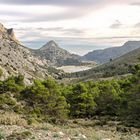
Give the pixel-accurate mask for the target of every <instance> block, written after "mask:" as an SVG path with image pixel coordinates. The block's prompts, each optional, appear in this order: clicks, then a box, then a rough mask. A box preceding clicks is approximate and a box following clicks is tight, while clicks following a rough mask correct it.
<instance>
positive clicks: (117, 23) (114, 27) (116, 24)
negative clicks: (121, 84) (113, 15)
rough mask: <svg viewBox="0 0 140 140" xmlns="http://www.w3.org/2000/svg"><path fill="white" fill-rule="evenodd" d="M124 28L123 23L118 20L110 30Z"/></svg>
mask: <svg viewBox="0 0 140 140" xmlns="http://www.w3.org/2000/svg"><path fill="white" fill-rule="evenodd" d="M121 26H122V23H121V22H120V21H119V20H116V21H115V22H114V23H113V24H112V25H111V26H110V28H113V29H118V28H120V27H121Z"/></svg>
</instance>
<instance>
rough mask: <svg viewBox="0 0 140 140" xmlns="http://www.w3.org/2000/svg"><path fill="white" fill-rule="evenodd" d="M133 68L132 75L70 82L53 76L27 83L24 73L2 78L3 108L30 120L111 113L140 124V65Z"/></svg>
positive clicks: (63, 118) (47, 120)
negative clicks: (55, 78) (121, 77)
mask: <svg viewBox="0 0 140 140" xmlns="http://www.w3.org/2000/svg"><path fill="white" fill-rule="evenodd" d="M132 71H133V75H132V76H129V77H126V78H123V79H121V80H110V81H100V82H92V81H90V82H85V83H77V84H74V85H73V84H72V85H67V86H65V85H64V84H58V83H57V82H56V81H55V80H53V79H47V80H45V81H40V80H35V81H34V84H33V85H32V86H25V85H24V82H23V79H24V77H23V76H22V75H19V76H15V77H14V76H12V77H9V78H8V79H6V80H5V81H1V82H0V100H1V102H0V110H3V111H5V110H7V111H9V112H10V111H14V112H15V113H17V114H20V115H24V117H25V119H27V122H29V123H30V124H31V123H33V122H43V121H46V122H53V123H57V122H59V121H60V122H62V121H64V120H66V119H67V118H93V117H94V116H108V118H109V116H110V117H116V118H119V120H122V122H123V123H124V124H127V125H129V126H135V127H139V126H140V94H139V93H140V87H139V84H140V65H136V66H135V67H133V69H132ZM11 120H12V119H11ZM1 122H3V120H2V119H1ZM9 122H10V119H9ZM10 123H11V122H10ZM15 123H16V122H15Z"/></svg>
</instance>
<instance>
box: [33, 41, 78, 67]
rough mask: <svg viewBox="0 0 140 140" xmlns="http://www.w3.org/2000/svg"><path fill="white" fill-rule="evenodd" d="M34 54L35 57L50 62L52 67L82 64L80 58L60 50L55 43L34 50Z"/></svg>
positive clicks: (51, 42) (50, 42)
mask: <svg viewBox="0 0 140 140" xmlns="http://www.w3.org/2000/svg"><path fill="white" fill-rule="evenodd" d="M32 52H33V54H34V55H35V56H39V57H40V58H41V59H46V60H48V63H49V65H51V66H62V65H79V64H80V60H79V58H80V56H78V55H75V54H71V53H69V52H68V51H66V50H64V49H62V48H60V47H59V46H58V45H57V44H56V43H55V41H49V42H48V43H47V44H45V45H44V46H43V47H41V48H40V49H38V50H32Z"/></svg>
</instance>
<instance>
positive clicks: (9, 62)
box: [0, 24, 48, 84]
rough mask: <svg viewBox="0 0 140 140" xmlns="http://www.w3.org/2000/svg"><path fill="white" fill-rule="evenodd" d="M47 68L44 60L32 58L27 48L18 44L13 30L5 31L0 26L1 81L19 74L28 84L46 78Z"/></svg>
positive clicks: (0, 25)
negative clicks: (36, 79)
mask: <svg viewBox="0 0 140 140" xmlns="http://www.w3.org/2000/svg"><path fill="white" fill-rule="evenodd" d="M47 66H48V64H47V61H46V60H42V59H40V58H39V57H37V56H36V57H35V56H33V55H32V52H31V51H30V50H29V49H28V48H26V47H24V46H22V45H21V44H20V43H19V41H18V40H17V39H16V38H15V35H14V31H13V29H6V28H5V27H4V26H3V25H2V24H0V68H1V69H2V70H3V76H2V77H1V79H5V78H7V77H8V76H11V75H17V74H19V73H20V74H22V75H24V76H25V82H26V83H27V84H28V83H31V82H32V81H33V79H35V78H40V79H44V78H45V77H47V76H48V72H47Z"/></svg>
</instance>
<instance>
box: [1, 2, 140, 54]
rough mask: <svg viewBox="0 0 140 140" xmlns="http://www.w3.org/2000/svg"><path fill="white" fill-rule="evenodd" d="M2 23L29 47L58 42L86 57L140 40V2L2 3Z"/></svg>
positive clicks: (35, 47) (61, 45)
mask: <svg viewBox="0 0 140 140" xmlns="http://www.w3.org/2000/svg"><path fill="white" fill-rule="evenodd" d="M0 23H2V24H4V26H5V27H7V28H14V31H15V34H16V37H17V38H18V39H19V40H20V41H21V42H22V44H24V45H26V46H27V47H30V48H34V49H37V48H40V47H41V46H42V45H44V44H45V43H46V42H48V41H49V40H55V41H56V42H57V43H58V44H59V46H60V47H62V48H64V49H66V50H68V51H70V52H72V53H76V54H79V55H84V54H86V53H87V52H89V51H92V50H95V49H103V48H107V47H112V46H120V45H122V44H123V43H125V42H126V41H129V40H140V0H0Z"/></svg>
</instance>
